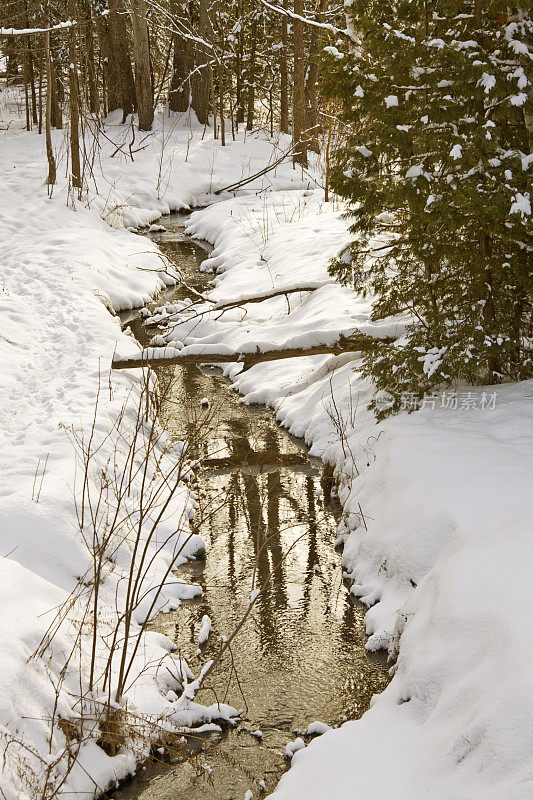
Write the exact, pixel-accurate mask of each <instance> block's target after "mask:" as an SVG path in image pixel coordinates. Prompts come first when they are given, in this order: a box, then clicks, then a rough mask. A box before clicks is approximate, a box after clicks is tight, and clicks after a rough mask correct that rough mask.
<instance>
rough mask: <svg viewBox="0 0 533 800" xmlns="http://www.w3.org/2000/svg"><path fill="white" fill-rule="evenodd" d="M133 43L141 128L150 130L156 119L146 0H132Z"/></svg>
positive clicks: (136, 95) (136, 93) (136, 92)
mask: <svg viewBox="0 0 533 800" xmlns="http://www.w3.org/2000/svg"><path fill="white" fill-rule="evenodd" d="M131 10H132V29H133V45H134V51H135V97H136V100H137V113H138V116H139V130H141V131H149V130H151V128H152V123H153V121H154V93H153V83H152V71H151V67H150V40H149V37H148V22H147V17H146V1H145V0H131Z"/></svg>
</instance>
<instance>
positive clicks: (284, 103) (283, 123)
mask: <svg viewBox="0 0 533 800" xmlns="http://www.w3.org/2000/svg"><path fill="white" fill-rule="evenodd" d="M288 7H289V0H283V8H285V9H288ZM281 44H282V48H281V50H280V59H279V82H280V87H279V108H280V121H279V128H280V131H281V132H282V133H289V68H288V58H287V55H288V51H289V30H288V23H287V17H286V16H285V14H283V15H282V17H281Z"/></svg>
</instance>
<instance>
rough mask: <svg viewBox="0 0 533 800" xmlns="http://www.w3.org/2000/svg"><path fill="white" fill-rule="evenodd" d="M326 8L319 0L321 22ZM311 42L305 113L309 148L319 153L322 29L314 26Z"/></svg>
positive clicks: (318, 15) (318, 13)
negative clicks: (318, 103)
mask: <svg viewBox="0 0 533 800" xmlns="http://www.w3.org/2000/svg"><path fill="white" fill-rule="evenodd" d="M325 9H326V0H318V8H317V12H316V14H315V19H316V20H317V21H318V22H320V21H321V19H322V14H323V12H324V11H325ZM310 37H311V38H310V44H309V66H308V68H307V75H306V79H305V115H306V128H307V134H306V136H307V139H308V148H309V150H313V151H314V152H315V153H318V151H319V150H320V142H319V139H318V134H319V132H320V126H319V124H318V107H317V102H318V91H317V82H318V74H319V64H320V49H321V39H322V36H321V32H320V29H319V28H317V27H315V26H313V27H312V28H311V31H310Z"/></svg>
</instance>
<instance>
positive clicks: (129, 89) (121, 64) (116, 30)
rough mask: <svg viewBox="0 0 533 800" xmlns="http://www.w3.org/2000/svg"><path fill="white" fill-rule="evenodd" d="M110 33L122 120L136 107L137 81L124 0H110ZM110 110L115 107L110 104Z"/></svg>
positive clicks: (111, 53)
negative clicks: (134, 74)
mask: <svg viewBox="0 0 533 800" xmlns="http://www.w3.org/2000/svg"><path fill="white" fill-rule="evenodd" d="M108 4H109V34H110V37H111V42H110V44H111V52H110V57H111V58H114V60H115V69H116V78H117V84H118V85H117V90H118V94H119V100H118V102H119V105H118V106H117V108H121V109H122V121H123V122H125V121H126V117H127V116H128V114H132V113H133V110H134V108H135V83H134V80H133V70H132V68H131V61H130V54H129V51H128V32H127V29H126V20H125V11H124V2H123V0H109V3H108ZM109 110H110V111H112V110H113V109H112V108H111V106H110V109H109Z"/></svg>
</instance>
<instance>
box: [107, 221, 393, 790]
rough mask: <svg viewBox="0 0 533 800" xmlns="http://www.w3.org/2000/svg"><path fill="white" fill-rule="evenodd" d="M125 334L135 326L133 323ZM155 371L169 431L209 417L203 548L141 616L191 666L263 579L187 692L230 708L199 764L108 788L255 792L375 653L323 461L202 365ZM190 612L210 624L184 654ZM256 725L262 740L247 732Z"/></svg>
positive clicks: (358, 701) (354, 691)
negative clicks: (196, 686)
mask: <svg viewBox="0 0 533 800" xmlns="http://www.w3.org/2000/svg"><path fill="white" fill-rule="evenodd" d="M165 224H166V227H167V228H168V227H169V224H168V223H165ZM177 230H178V235H179V236H181V233H180V232H179V228H178V229H177ZM171 235H172V232H170V234H166V235H163V237H165V236H166V239H167V241H165V240H164V239H163V241H162V242H161V246H162V248H163V249H165V250H166V251H167V254H168V255H169V256H170V255H171V251H170V245H171V246H172V248H173V251H172V257H173V258H174V259H175V260H176V263H177V264H178V265H179V266H180V267H181V268H182V270H183V271H184V273H185V278H186V280H187V282H193V281H195V282H196V286H197V287H198V288H201V284H199V282H198V272H197V267H198V263H199V261H201V259H202V257H203V255H204V254H203V253H199V252H198V250H197V249H195V248H194V247H191V244H190V242H186V243H183V242H175V241H173V242H170V243H168V239H169V238H171ZM185 244H186V245H187V247H186V248H185ZM167 245H168V248H167ZM182 296H183V295H182ZM134 325H135V323H133V324H132V328H133V327H134ZM135 332H136V335H138V336H139V338H141V337H142V336H146V334H145V333H143V332H142V331H140V330H139V328H138V326H137V328H135ZM160 379H162V380H167V381H170V387H171V388H170V392H169V394H168V396H167V398H166V400H165V403H164V406H163V409H162V411H163V419H164V424H165V426H166V428H167V430H168V431H169V432H170V434H171V435H173V436H176V437H179V436H181V435H183V434H184V433H187V432H189V433H191V432H192V433H194V431H197V430H198V429H199V426H204V427H205V426H207V427H208V428H209V435H208V437H207V439H206V440H205V441H204V442H200V441H199V442H198V444H197V452H196V453H195V455H196V456H198V457H201V459H202V461H203V467H202V469H201V471H200V475H199V486H200V487H201V496H200V507H199V511H198V516H197V524H198V525H199V532H200V533H201V534H202V535H203V536H204V537H205V538H206V540H207V544H208V554H207V558H206V561H205V562H194V563H191V564H189V565H187V566H184V567H182V568H181V569H180V573H181V574H183V575H184V576H189V577H190V578H191V579H193V580H195V581H197V582H198V583H200V585H201V586H202V589H203V595H202V597H201V598H198V599H196V600H194V601H190V602H189V603H184V605H183V606H182V607H181V608H180V609H179V610H177V611H176V612H172V613H170V614H165V615H160V616H159V617H158V619H157V620H156V621H155V624H154V627H155V628H156V629H157V630H160V631H161V632H163V633H166V634H167V635H168V636H170V637H172V638H173V639H174V641H175V642H176V644H177V646H178V648H179V649H180V650H181V652H182V653H183V654H186V655H187V656H188V657H189V660H190V663H191V668H192V669H193V671H195V672H197V671H198V670H199V668H200V666H201V664H202V663H204V662H205V661H206V660H207V659H209V658H210V657H212V656H213V655H214V654H215V652H217V649H218V645H219V643H220V636H222V635H228V634H229V633H230V632H231V631H232V629H233V628H234V626H235V625H236V624H237V622H239V621H240V619H241V617H242V615H243V613H244V611H245V609H246V607H247V606H248V602H249V598H250V593H251V591H252V588H253V587H255V586H258V585H259V586H264V587H266V588H265V591H264V592H262V594H261V595H260V597H259V598H258V600H257V603H256V606H255V607H254V612H253V614H252V615H251V616H250V617H249V618H248V620H247V622H246V623H245V625H244V626H243V628H242V630H241V632H240V634H239V636H238V637H237V640H236V642H235V644H234V647H233V649H232V652H231V653H230V654H227V655H226V657H225V658H224V660H223V663H222V664H221V667H220V669H217V670H216V672H214V673H212V675H211V676H210V685H209V686H208V687H205V688H204V689H203V690H202V692H201V693H200V694H199V695H198V697H197V699H198V700H199V701H200V702H205V703H209V704H210V703H212V702H213V698H216V699H218V700H220V701H226V702H229V703H231V704H232V705H235V706H236V707H237V708H239V709H241V711H242V721H241V723H240V724H239V726H238V727H237V728H236V729H234V730H233V729H230V730H227V731H225V732H223V733H222V734H217V735H212V736H211V737H209V736H206V737H203V738H202V739H201V740H200V745H198V740H195V741H196V745H197V747H198V746H200V747H201V749H202V751H203V752H202V754H201V757H200V760H199V761H197V762H193V761H190V760H188V761H186V762H185V763H180V764H179V765H177V766H175V767H173V766H172V765H169V766H166V767H165V766H162V765H151V766H149V767H148V768H147V769H146V770H144V771H143V772H141V773H140V774H139V777H137V778H136V779H135V780H134V781H133V782H132V783H131V784H129V785H128V786H125V787H123V788H122V789H121V790H120V791H119V792H117V793H116V795H115V796H116V797H120V798H123V800H126V799H128V798H162V799H163V798H165V799H166V798H168V800H170V798H173V800H178V799H179V798H187V800H206V798H209V799H210V800H217V799H218V800H230V798H242V797H244V794H245V791H246V790H247V789H248V788H252V789H254V792H255V790H256V789H257V783H258V782H259V781H260V780H262V779H264V780H265V782H266V785H267V788H268V790H271V789H272V788H273V787H274V785H275V783H276V782H277V779H278V778H279V775H280V774H281V772H282V771H283V770H284V769H286V767H287V763H286V761H285V759H284V755H283V754H284V748H285V744H286V743H287V741H289V739H292V738H294V731H295V730H300V729H305V727H306V726H307V724H308V723H310V722H312V721H314V720H316V719H320V720H322V721H324V722H327V723H329V724H331V725H337V724H340V723H341V722H342V721H343V719H346V718H347V719H353V718H357V717H359V716H360V715H361V714H362V713H363V712H364V711H365V710H366V708H367V707H368V704H369V702H370V698H371V696H372V694H374V693H376V692H379V691H381V690H382V689H383V688H384V687H385V685H386V683H387V680H388V674H387V670H386V667H385V665H384V663H383V660H382V659H381V658H380V657H376V656H373V657H369V655H368V654H367V652H366V651H365V649H364V644H365V639H366V637H365V634H364V625H363V615H364V609H363V608H362V607H361V606H360V605H359V604H356V603H354V601H353V600H352V599H351V597H350V595H349V593H348V592H347V590H346V588H345V586H344V585H343V583H342V579H341V570H340V566H339V564H338V561H339V558H338V556H337V555H336V553H335V551H334V550H333V543H334V541H335V529H336V522H335V515H334V509H333V508H332V506H331V503H330V500H331V496H330V491H331V472H330V471H328V470H327V469H326V470H325V469H324V468H323V467H322V465H321V464H319V463H317V462H315V461H314V460H311V459H309V457H308V456H307V455H306V453H305V450H304V448H303V447H302V444H301V443H300V442H298V441H296V440H294V439H292V438H291V437H290V436H289V435H288V434H287V433H286V432H284V431H282V430H280V429H279V427H278V426H277V425H276V423H275V421H274V420H273V418H272V416H271V414H270V413H268V412H267V411H265V410H264V409H258V408H248V407H246V406H243V405H242V404H241V403H239V401H238V398H237V397H236V396H235V394H234V393H233V392H232V391H231V390H229V389H227V388H225V386H224V383H223V380H222V378H221V377H220V376H219V375H218V374H216V373H214V372H213V371H204V372H202V371H200V370H198V369H197V368H195V367H188V368H182V367H164V368H161V369H160ZM205 397H207V398H208V400H209V406H208V407H207V408H206V407H205V405H202V402H201V400H202V399H203V398H205ZM204 614H208V615H209V616H210V618H211V619H212V622H213V632H212V634H211V637H210V639H209V640H208V642H207V643H206V645H204V646H203V647H202V648H201V649H200V650H201V652H198V645H197V644H196V634H197V631H198V625H199V621H200V620H201V618H202V616H203V615H204ZM257 728H259V729H260V730H261V731H262V732H263V740H262V741H259V740H258V739H256V738H254V737H253V736H252V735H251V732H252V731H254V730H255V729H257ZM192 741H193V740H190V743H191V742H192ZM202 763H206V764H208V765H209V767H210V768H211V769H212V770H213V771H212V772H211V773H210V775H208V774H207V772H206V770H205V769H202Z"/></svg>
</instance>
